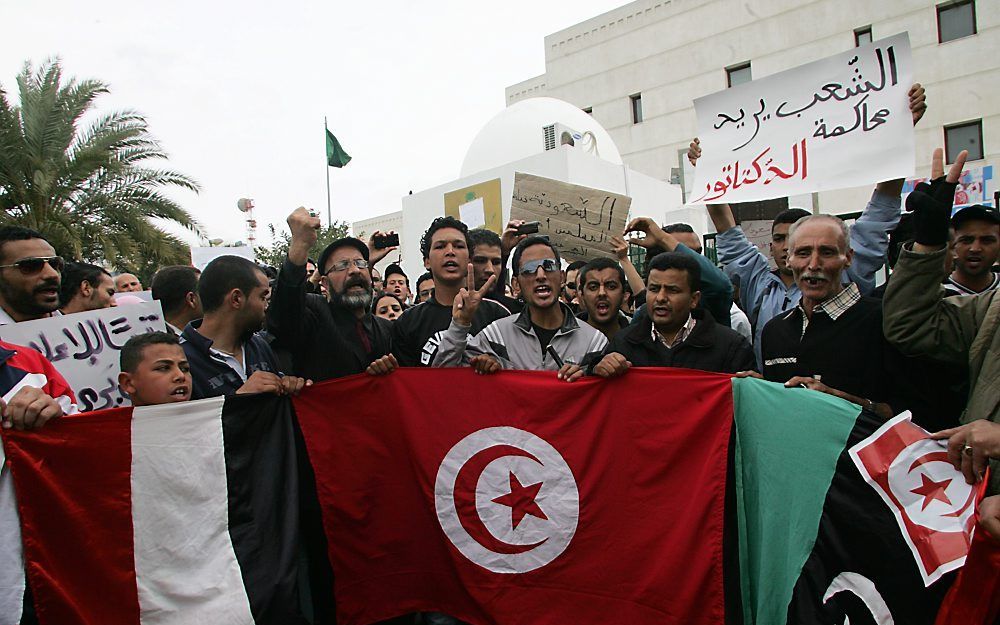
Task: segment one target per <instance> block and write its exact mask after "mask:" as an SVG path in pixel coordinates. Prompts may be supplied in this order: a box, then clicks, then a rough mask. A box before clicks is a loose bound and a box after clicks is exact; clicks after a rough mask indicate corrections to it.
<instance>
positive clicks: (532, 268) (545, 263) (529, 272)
mask: <svg viewBox="0 0 1000 625" xmlns="http://www.w3.org/2000/svg"><path fill="white" fill-rule="evenodd" d="M539 267H541V268H542V269H543V270H544V271H545V273H551V272H553V271H557V270H558V269H559V263H557V262H556V259H554V258H541V259H539V260H529V261H526V262H525V263H524V264H523V265H521V267H520V270H519V271H518V273H519V274H521V275H522V276H533V275H535V272H537V271H538V268H539Z"/></svg>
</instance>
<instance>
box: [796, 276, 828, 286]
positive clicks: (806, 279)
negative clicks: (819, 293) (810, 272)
mask: <svg viewBox="0 0 1000 625" xmlns="http://www.w3.org/2000/svg"><path fill="white" fill-rule="evenodd" d="M802 282H803V283H804V284H806V285H807V286H810V287H813V288H816V287H818V286H820V285H822V284H823V283H824V282H826V278H820V277H818V276H803V277H802Z"/></svg>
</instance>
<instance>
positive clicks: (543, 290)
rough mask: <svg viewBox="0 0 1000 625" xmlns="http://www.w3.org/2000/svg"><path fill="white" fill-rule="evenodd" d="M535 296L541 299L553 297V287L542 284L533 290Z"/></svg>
mask: <svg viewBox="0 0 1000 625" xmlns="http://www.w3.org/2000/svg"><path fill="white" fill-rule="evenodd" d="M533 291H534V293H535V295H538V296H539V297H544V296H546V295H551V294H552V293H553V291H552V287H550V286H549V285H547V284H540V285H538V286H536V287H535V288H534V289H533Z"/></svg>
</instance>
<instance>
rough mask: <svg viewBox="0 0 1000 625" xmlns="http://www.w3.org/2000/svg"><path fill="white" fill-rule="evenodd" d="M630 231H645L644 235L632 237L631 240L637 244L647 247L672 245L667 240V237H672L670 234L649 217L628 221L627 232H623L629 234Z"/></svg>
mask: <svg viewBox="0 0 1000 625" xmlns="http://www.w3.org/2000/svg"><path fill="white" fill-rule="evenodd" d="M629 232H641V233H643V235H644V236H643V237H641V238H636V239H630V242H632V243H635V244H636V245H641V246H642V247H644V248H646V249H649V248H651V247H656V246H660V247H667V248H669V247H670V246H669V245H668V244H667V242H666V239H667V237H670V235H669V234H667V233H666V232H664V231H663V229H662V228H660V226H659V225H658V224H657V223H656V222H655V221H653V220H652V219H651V218H649V217H636V218H635V219H633V220H632V221H630V222H628V225H627V226H625V232H624V233H623V234H628V233H629ZM670 238H673V237H670Z"/></svg>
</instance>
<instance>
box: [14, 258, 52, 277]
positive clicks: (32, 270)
mask: <svg viewBox="0 0 1000 625" xmlns="http://www.w3.org/2000/svg"><path fill="white" fill-rule="evenodd" d="M45 263H48V264H49V267H52V268H53V269H55V270H56V271H57V272H59V273H62V270H63V267H64V266H66V261H64V260H63V257H62V256H37V257H36V256H31V257H29V258H22V259H21V260H19V261H16V262H13V263H11V264H9V265H0V269H9V268H10V267H17V270H18V271H20V272H21V273H22V274H24V275H26V276H30V275H33V274H36V273H38V272H39V271H41V270H42V268H43V267H45Z"/></svg>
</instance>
